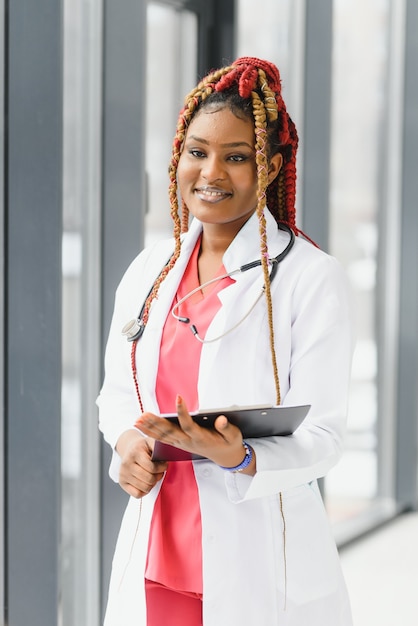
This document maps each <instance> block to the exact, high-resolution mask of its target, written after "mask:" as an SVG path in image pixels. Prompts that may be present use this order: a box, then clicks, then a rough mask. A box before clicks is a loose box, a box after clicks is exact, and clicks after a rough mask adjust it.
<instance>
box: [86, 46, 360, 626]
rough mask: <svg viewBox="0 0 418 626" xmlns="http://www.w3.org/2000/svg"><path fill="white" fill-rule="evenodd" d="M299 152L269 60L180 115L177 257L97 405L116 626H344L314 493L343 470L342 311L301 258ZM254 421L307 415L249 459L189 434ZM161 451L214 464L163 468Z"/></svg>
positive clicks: (333, 268)
mask: <svg viewBox="0 0 418 626" xmlns="http://www.w3.org/2000/svg"><path fill="white" fill-rule="evenodd" d="M297 141H298V140H297V133H296V129H295V127H294V124H293V122H292V120H291V119H290V117H289V115H288V113H287V111H286V107H285V104H284V102H283V99H282V96H281V84H280V76H279V72H278V70H277V68H276V67H275V66H274V65H272V64H271V63H268V62H266V61H261V60H259V59H254V58H241V59H238V60H237V61H236V62H235V63H233V64H232V65H231V66H228V67H225V68H221V69H220V70H217V71H214V72H212V73H210V74H209V75H208V76H206V77H205V78H204V79H203V80H202V81H201V82H200V83H199V85H198V86H197V87H196V88H195V89H194V90H193V91H192V92H191V93H190V94H189V95H188V96H187V98H186V101H185V106H184V108H183V110H182V111H181V113H180V116H179V121H178V125H177V132H176V136H175V139H174V143H173V153H172V159H171V164H170V203H171V213H172V217H173V220H174V241H172V240H170V241H166V242H162V243H159V244H157V245H155V246H153V247H151V248H149V249H146V250H144V251H143V252H142V253H141V254H140V255H139V256H138V257H137V259H135V260H134V261H133V263H132V265H131V266H130V268H129V269H128V270H127V272H126V274H125V276H124V277H123V279H122V281H121V284H120V285H119V287H118V290H117V295H116V303H115V311H114V317H113V321H112V326H111V330H110V335H109V341H108V346H107V351H106V364H105V365H106V375H105V381H104V384H103V388H102V390H101V393H100V396H99V399H98V405H99V408H100V428H101V430H102V432H103V433H104V436H105V438H106V440H107V441H108V442H109V444H110V445H111V446H112V448H113V450H114V454H113V459H112V464H111V468H110V475H111V477H112V478H113V479H114V480H115V481H117V482H119V483H120V485H121V486H122V488H123V489H125V490H126V491H127V492H128V494H129V495H130V496H131V498H130V501H129V504H128V507H127V510H126V513H125V516H124V519H123V522H122V526H121V530H120V534H119V539H118V544H117V548H116V553H115V558H114V563H113V570H112V578H111V584H110V591H109V602H108V609H107V614H106V620H105V624H106V626H134V625H135V626H138V625H143V626H161V625H163V624H164V626H176V625H180V624H181V626H198V625H200V624H204V626H241V625H242V624H249V625H251V626H261V625H263V626H277V625H286V626H307V625H309V626H349V625H350V624H351V617H350V609H349V603H348V599H347V595H346V590H345V586H344V582H343V580H342V576H341V571H340V566H339V562H338V555H337V551H336V547H335V544H334V542H333V539H332V535H331V532H330V528H329V524H328V521H327V518H326V514H325V511H324V507H323V504H322V501H321V497H320V494H319V492H318V488H317V484H316V479H317V478H319V477H321V476H324V475H325V474H326V473H327V472H328V470H329V469H330V468H331V467H332V466H333V465H334V464H335V463H336V462H337V461H338V459H339V457H340V454H341V445H342V439H343V436H344V430H345V414H346V402H347V389H348V381H349V372H350V357H351V345H350V323H349V315H348V310H349V307H348V303H347V296H346V287H345V280H344V277H343V274H342V270H341V268H340V266H339V265H338V263H337V262H336V261H335V259H333V258H332V257H330V256H328V255H326V254H325V253H323V252H321V251H320V250H318V248H317V247H315V246H314V245H312V243H311V242H308V241H306V240H305V239H304V238H302V237H300V236H298V237H296V239H295V242H294V245H293V247H291V243H290V244H289V232H290V234H296V235H300V234H301V233H300V231H299V230H298V228H297V227H296V223H295V180H296V167H295V162H296V149H297ZM179 197H180V198H181V210H180V211H179V207H178V198H179ZM189 212H190V214H191V216H192V218H193V219H191V220H189ZM190 221H191V223H190V227H189V222H190ZM284 251H286V253H285V252H284ZM280 255H281V256H282V257H284V258H282V260H281V262H280V265H278V263H276V261H275V260H274V261H271V259H273V258H274V257H277V258H278V259H280ZM255 261H256V262H255ZM243 266H244V267H245V268H246V270H245V271H241V272H237V273H235V270H237V268H242V267H243ZM277 270H278V271H277ZM273 273H275V274H276V273H277V275H276V276H275V277H274V280H273ZM143 302H144V306H143V307H142V310H141V315H140V318H139V319H137V317H138V311H139V310H140V309H141V303H143ZM130 318H133V320H134V321H133V322H132V323H128V324H126V322H127V321H128V320H129V319H130ZM122 327H124V333H125V335H126V336H127V337H128V339H129V340H130V341H128V342H127V341H126V337H123V336H122V334H121V329H122ZM191 330H192V332H191ZM259 404H263V405H275V404H277V405H279V404H282V405H284V406H296V405H304V404H309V405H311V408H310V411H309V414H308V416H307V418H306V419H305V421H304V423H303V424H302V425H301V426H300V427H299V428H298V429H297V430H296V431H295V433H294V434H293V435H291V436H289V437H264V438H259V439H248V440H247V441H244V440H243V436H242V433H241V432H240V430H239V429H238V428H237V427H236V426H234V425H232V424H231V423H229V422H228V420H227V419H226V418H225V417H224V416H222V415H220V416H219V417H218V418H217V419H216V421H215V429H214V430H210V429H209V430H208V429H203V428H201V427H200V426H198V425H197V424H196V423H194V422H193V420H192V418H191V416H190V412H192V411H195V410H197V409H199V408H200V409H205V410H206V409H211V408H217V407H228V406H231V405H240V406H246V405H259ZM169 412H175V413H177V414H178V418H179V425H175V424H173V423H171V422H169V421H168V420H166V419H164V418H161V417H160V416H161V415H162V414H164V413H169ZM138 418H139V419H138ZM134 424H136V426H137V428H134ZM156 440H159V441H161V442H164V443H168V444H171V445H174V446H175V447H177V448H179V449H181V450H185V451H187V452H191V453H194V454H195V455H199V456H201V457H204V459H201V460H194V461H182V462H169V463H167V462H161V461H159V462H157V461H153V460H152V451H153V446H154V442H155V441H156Z"/></svg>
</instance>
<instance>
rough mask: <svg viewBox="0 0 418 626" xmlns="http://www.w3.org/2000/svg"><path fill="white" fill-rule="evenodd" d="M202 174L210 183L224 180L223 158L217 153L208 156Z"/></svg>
mask: <svg viewBox="0 0 418 626" xmlns="http://www.w3.org/2000/svg"><path fill="white" fill-rule="evenodd" d="M202 176H203V178H204V179H205V180H206V181H207V183H208V184H210V183H215V182H216V181H219V180H223V179H224V178H225V168H224V166H223V162H222V159H220V158H219V157H217V156H215V155H212V156H208V157H206V159H204V161H203V166H202Z"/></svg>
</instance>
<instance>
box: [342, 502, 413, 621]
mask: <svg viewBox="0 0 418 626" xmlns="http://www.w3.org/2000/svg"><path fill="white" fill-rule="evenodd" d="M340 556H341V562H342V567H343V570H344V574H345V578H346V582H347V586H348V590H349V594H350V598H351V604H352V610H353V623H354V626H418V513H407V514H404V515H402V516H400V517H398V518H396V519H395V520H394V521H392V522H390V523H388V524H387V525H385V526H383V527H381V528H380V529H378V530H376V531H374V532H373V533H371V534H369V535H367V536H366V537H364V538H362V539H359V540H358V541H356V542H355V543H352V544H350V545H348V546H346V547H343V548H342V549H341V550H340Z"/></svg>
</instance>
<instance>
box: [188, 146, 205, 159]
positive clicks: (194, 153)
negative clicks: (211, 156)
mask: <svg viewBox="0 0 418 626" xmlns="http://www.w3.org/2000/svg"><path fill="white" fill-rule="evenodd" d="M189 154H191V155H192V156H194V157H196V159H202V158H203V157H204V156H206V155H205V153H204V152H202V150H198V149H197V148H192V149H190V150H189Z"/></svg>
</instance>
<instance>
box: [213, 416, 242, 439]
mask: <svg viewBox="0 0 418 626" xmlns="http://www.w3.org/2000/svg"><path fill="white" fill-rule="evenodd" d="M214 426H215V429H216V430H217V431H218V433H220V434H221V435H222V437H223V438H224V439H225V441H226V442H227V443H233V442H234V441H235V440H236V438H237V437H240V438H241V439H242V433H241V431H240V429H239V428H238V426H234V424H231V422H229V421H228V419H227V418H226V417H225V415H219V416H218V417H217V418H216V420H215V422H214Z"/></svg>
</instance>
